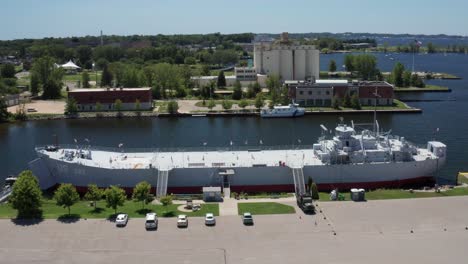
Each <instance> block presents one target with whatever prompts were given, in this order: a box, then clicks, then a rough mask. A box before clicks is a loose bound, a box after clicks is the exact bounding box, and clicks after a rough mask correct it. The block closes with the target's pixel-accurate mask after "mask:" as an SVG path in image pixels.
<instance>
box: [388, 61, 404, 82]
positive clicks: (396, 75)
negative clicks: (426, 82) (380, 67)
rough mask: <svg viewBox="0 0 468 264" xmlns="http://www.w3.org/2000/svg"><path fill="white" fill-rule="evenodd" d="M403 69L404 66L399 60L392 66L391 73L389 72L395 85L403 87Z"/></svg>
mask: <svg viewBox="0 0 468 264" xmlns="http://www.w3.org/2000/svg"><path fill="white" fill-rule="evenodd" d="M404 71H405V66H403V64H401V63H400V62H398V63H396V64H395V66H394V67H393V70H392V74H391V78H390V79H391V82H392V83H393V84H394V85H395V86H396V87H403V72H404Z"/></svg>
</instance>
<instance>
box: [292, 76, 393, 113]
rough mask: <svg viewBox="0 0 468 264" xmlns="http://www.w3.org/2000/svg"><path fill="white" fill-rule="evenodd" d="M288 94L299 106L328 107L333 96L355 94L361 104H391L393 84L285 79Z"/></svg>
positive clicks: (342, 97)
mask: <svg viewBox="0 0 468 264" xmlns="http://www.w3.org/2000/svg"><path fill="white" fill-rule="evenodd" d="M285 84H286V85H288V87H289V95H290V97H291V98H293V99H294V100H295V102H296V103H298V104H299V105H301V106H309V107H329V106H331V105H332V100H333V98H337V99H339V100H342V99H344V98H345V96H346V95H349V96H353V95H354V94H357V95H358V97H359V101H360V103H361V105H374V104H376V105H381V106H382V105H392V104H393V98H394V93H393V86H392V85H391V84H389V83H387V82H369V81H352V82H348V81H347V80H316V81H315V82H304V81H286V82H285Z"/></svg>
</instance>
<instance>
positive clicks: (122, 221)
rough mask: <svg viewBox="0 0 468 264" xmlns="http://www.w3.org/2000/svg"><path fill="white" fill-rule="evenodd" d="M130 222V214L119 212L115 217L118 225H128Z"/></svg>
mask: <svg viewBox="0 0 468 264" xmlns="http://www.w3.org/2000/svg"><path fill="white" fill-rule="evenodd" d="M127 223H128V214H118V215H117V217H116V218H115V225H116V226H126V225H127Z"/></svg>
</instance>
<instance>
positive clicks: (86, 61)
mask: <svg viewBox="0 0 468 264" xmlns="http://www.w3.org/2000/svg"><path fill="white" fill-rule="evenodd" d="M76 56H77V57H78V64H79V65H81V67H83V68H85V69H91V67H92V63H91V59H92V56H93V51H92V49H91V47H90V46H87V45H86V46H85V45H82V46H79V47H78V48H77V49H76Z"/></svg>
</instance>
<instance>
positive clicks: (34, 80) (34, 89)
mask: <svg viewBox="0 0 468 264" xmlns="http://www.w3.org/2000/svg"><path fill="white" fill-rule="evenodd" d="M29 85H30V86H31V88H30V89H31V93H32V95H34V96H36V95H37V94H38V93H39V77H38V76H37V74H36V73H35V72H32V73H31V80H30V82H29Z"/></svg>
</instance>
